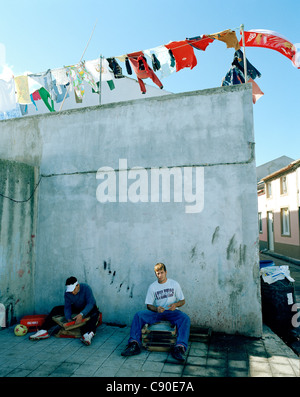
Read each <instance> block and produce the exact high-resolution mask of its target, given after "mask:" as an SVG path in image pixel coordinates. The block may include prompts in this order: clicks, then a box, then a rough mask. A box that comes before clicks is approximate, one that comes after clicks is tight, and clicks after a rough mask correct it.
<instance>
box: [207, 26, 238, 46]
mask: <svg viewBox="0 0 300 397" xmlns="http://www.w3.org/2000/svg"><path fill="white" fill-rule="evenodd" d="M207 37H210V38H211V39H216V40H219V41H223V42H224V43H226V45H227V48H235V50H239V49H240V48H241V47H240V45H239V42H238V39H237V37H236V33H235V31H234V30H231V29H227V30H223V31H222V32H218V33H214V34H209V35H207Z"/></svg>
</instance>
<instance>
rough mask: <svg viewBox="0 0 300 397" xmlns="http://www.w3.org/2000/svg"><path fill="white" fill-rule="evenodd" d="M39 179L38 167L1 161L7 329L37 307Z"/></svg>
mask: <svg viewBox="0 0 300 397" xmlns="http://www.w3.org/2000/svg"><path fill="white" fill-rule="evenodd" d="M37 178H38V170H37V169H36V167H33V166H30V165H27V164H23V163H18V162H14V161H9V160H0V303H2V304H3V305H4V306H5V311H6V323H7V325H10V324H12V323H13V322H14V321H16V319H17V318H19V317H20V316H22V315H24V313H26V312H27V311H28V310H32V308H33V306H34V270H35V269H34V266H35V238H36V215H37V200H36V195H34V189H35V186H36V184H37ZM31 196H32V197H31Z"/></svg>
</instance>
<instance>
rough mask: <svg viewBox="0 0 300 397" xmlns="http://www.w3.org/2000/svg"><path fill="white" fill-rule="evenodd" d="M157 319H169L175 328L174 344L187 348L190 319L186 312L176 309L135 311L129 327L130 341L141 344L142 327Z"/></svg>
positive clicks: (155, 321)
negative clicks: (161, 311) (160, 311)
mask: <svg viewBox="0 0 300 397" xmlns="http://www.w3.org/2000/svg"><path fill="white" fill-rule="evenodd" d="M159 321H170V323H171V324H172V325H175V326H176V328H177V341H176V345H182V346H183V347H184V348H185V350H186V349H187V345H188V340H189V335H190V325H191V321H190V318H189V316H188V315H187V314H185V313H183V312H181V311H180V310H178V309H176V310H174V311H171V310H165V311H164V312H163V313H156V312H152V311H151V310H140V311H139V312H137V313H136V314H135V315H134V317H133V320H132V324H131V329H130V338H129V341H128V343H130V342H133V341H135V342H138V343H139V344H141V338H142V328H143V326H144V325H145V324H149V325H151V324H154V323H157V322H159Z"/></svg>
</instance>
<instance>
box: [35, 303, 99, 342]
mask: <svg viewBox="0 0 300 397" xmlns="http://www.w3.org/2000/svg"><path fill="white" fill-rule="evenodd" d="M64 309H65V307H64V306H55V307H54V308H53V309H52V310H51V312H50V313H49V314H48V316H47V317H46V319H45V322H44V324H43V325H42V327H41V328H43V329H45V330H47V331H48V330H49V329H50V328H52V327H54V326H56V325H57V323H56V322H55V321H53V320H52V317H53V316H64V314H65V312H64ZM72 314H78V310H77V311H74V312H73V311H72ZM99 314H100V312H99V310H98V307H97V306H94V307H93V309H92V310H91V311H90V312H89V313H88V314H87V315H86V317H90V319H89V320H88V321H87V322H86V323H85V324H84V325H83V326H82V327H81V328H80V332H81V335H84V334H85V333H86V332H94V334H95V333H96V328H97V324H98V320H99Z"/></svg>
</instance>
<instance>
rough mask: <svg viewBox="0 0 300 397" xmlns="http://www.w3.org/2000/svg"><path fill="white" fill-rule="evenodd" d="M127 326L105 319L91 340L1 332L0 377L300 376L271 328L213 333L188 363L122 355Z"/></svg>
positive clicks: (163, 356)
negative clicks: (253, 333) (255, 334)
mask: <svg viewBox="0 0 300 397" xmlns="http://www.w3.org/2000/svg"><path fill="white" fill-rule="evenodd" d="M128 335H129V327H126V328H119V327H113V326H108V325H104V324H102V325H101V326H100V327H99V328H98V331H97V334H96V336H95V337H94V339H93V342H92V345H90V346H85V345H83V344H82V343H81V342H80V340H79V339H62V338H56V337H54V336H52V337H51V338H49V339H47V340H41V341H30V340H29V339H28V336H24V337H17V336H15V335H14V333H13V328H8V329H2V330H1V331H0V341H1V343H0V376H1V377H125V378H129V377H131V378H132V377H153V378H159V377H165V378H170V377H281V376H288V377H299V376H300V369H299V357H298V356H297V355H296V354H295V353H294V352H293V351H292V350H291V349H290V348H289V347H288V346H287V345H286V344H285V343H284V342H283V341H282V340H281V339H280V338H279V337H278V336H277V335H275V334H274V333H273V332H272V331H271V330H270V329H269V328H267V327H264V335H263V338H261V339H253V338H246V337H242V336H228V335H217V334H212V337H211V340H210V342H208V343H207V342H191V343H190V345H189V350H188V354H187V357H186V361H185V363H184V364H179V363H178V362H177V361H175V360H174V359H173V358H172V357H171V356H170V355H169V354H168V353H165V352H149V351H146V350H144V351H143V352H142V353H141V354H140V355H138V356H134V357H123V356H121V354H120V353H121V351H122V350H123V349H124V347H125V346H126V344H127V340H128Z"/></svg>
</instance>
